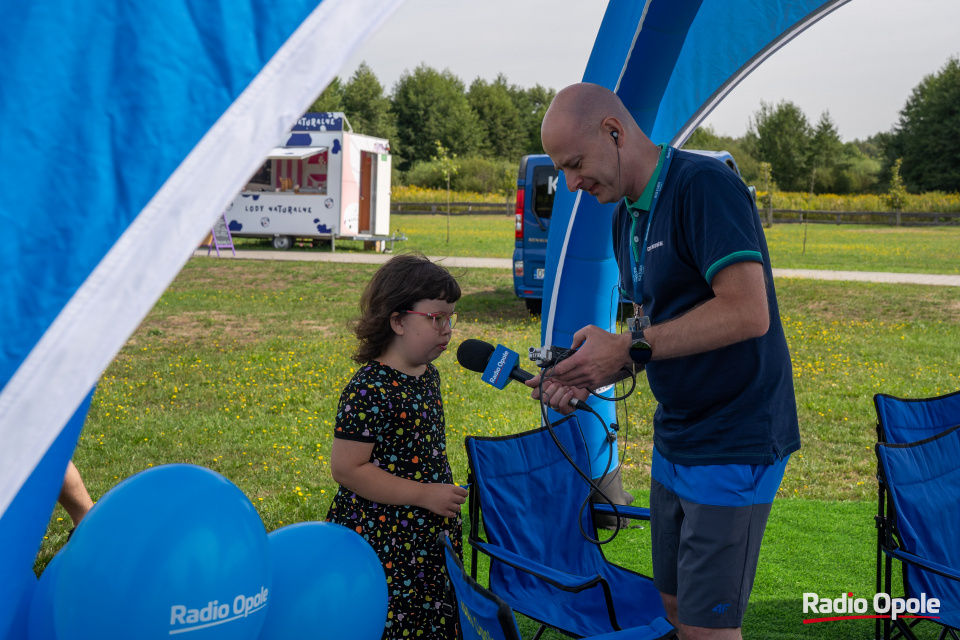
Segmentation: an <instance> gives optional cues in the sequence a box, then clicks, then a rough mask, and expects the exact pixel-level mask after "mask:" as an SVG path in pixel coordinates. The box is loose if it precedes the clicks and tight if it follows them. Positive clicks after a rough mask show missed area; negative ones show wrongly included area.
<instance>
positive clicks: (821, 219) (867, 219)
mask: <svg viewBox="0 0 960 640" xmlns="http://www.w3.org/2000/svg"><path fill="white" fill-rule="evenodd" d="M769 211H770V210H769V209H761V210H760V217H761V218H762V219H763V220H767V219H768V213H769ZM800 222H809V223H810V224H888V225H892V226H904V227H920V226H935V225H936V226H946V225H957V224H960V211H955V212H952V213H919V212H907V211H902V212H898V211H800V210H798V209H773V223H774V224H791V223H800Z"/></svg>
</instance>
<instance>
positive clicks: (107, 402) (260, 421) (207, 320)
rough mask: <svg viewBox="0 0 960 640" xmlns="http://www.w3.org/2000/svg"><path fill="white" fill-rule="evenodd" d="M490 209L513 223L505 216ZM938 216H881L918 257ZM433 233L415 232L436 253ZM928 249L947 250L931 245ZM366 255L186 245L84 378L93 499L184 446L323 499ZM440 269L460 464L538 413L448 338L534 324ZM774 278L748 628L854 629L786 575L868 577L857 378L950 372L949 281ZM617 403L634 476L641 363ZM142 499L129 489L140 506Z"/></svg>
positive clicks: (265, 483)
mask: <svg viewBox="0 0 960 640" xmlns="http://www.w3.org/2000/svg"><path fill="white" fill-rule="evenodd" d="M476 218H481V217H479V216H477V217H476ZM433 220H435V221H439V220H440V219H438V218H433ZM452 220H456V219H452ZM463 221H464V222H466V221H467V220H463ZM481 222H483V224H487V223H488V222H489V223H490V224H492V223H493V222H497V223H498V224H499V223H503V222H505V221H504V220H503V219H497V220H496V221H490V220H487V219H481ZM506 222H509V224H508V225H507V226H509V227H511V228H512V219H510V220H507V221H506ZM781 229H782V231H783V233H784V234H786V239H785V240H783V242H784V243H787V244H789V243H792V242H795V241H796V239H797V238H796V237H795V235H794V236H791V235H789V234H791V233H792V234H796V232H797V231H798V230H799V229H798V228H797V227H782V228H775V229H774V232H777V233H779V232H780V230H781ZM811 229H813V227H812V226H811ZM846 229H847V228H842V229H840V230H837V232H838V233H840V232H841V231H842V232H846ZM937 232H942V233H944V234H949V233H953V234H954V235H956V234H955V233H954V230H953V229H941V230H930V231H929V233H928V232H927V231H925V232H924V234H923V235H922V236H920V235H919V234H918V235H916V236H913V235H910V234H914V233H915V232H914V231H912V230H898V231H896V232H895V233H897V234H904V235H906V236H910V237H917V238H919V237H922V238H925V240H924V241H923V242H920V241H918V242H916V243H915V244H916V246H917V247H918V248H917V249H916V251H917V252H918V253H917V255H919V256H920V257H916V256H915V257H916V260H917V261H918V263H921V264H925V265H928V266H930V267H931V268H932V267H933V265H935V264H936V263H937V257H936V252H937V251H942V252H946V249H945V248H943V246H942V245H940V244H938V242H939V239H938V238H939V237H938V236H937V235H936V233H937ZM841 235H842V234H841ZM891 235H893V232H891V233H887V234H885V233H872V232H868V233H863V234H861V240H860V241H855V240H854V239H852V237H851V239H850V240H849V241H850V243H851V244H852V245H854V246H858V245H857V242H870V243H874V242H875V241H876V239H880V240H882V241H883V242H886V241H887V240H888V239H889V238H890V236H891ZM864 238H865V239H864ZM931 238H934V239H937V242H934V241H933V240H932V239H931ZM954 239H956V238H954ZM432 242H437V241H436V240H432ZM823 242H824V244H825V243H826V241H825V240H824V241H823ZM412 244H413V243H412V242H411V245H412ZM429 246H430V245H426V246H420V247H417V248H421V249H423V250H425V251H427V252H428V253H432V254H438V253H440V252H438V251H435V250H430V248H429ZM471 246H474V245H471ZM507 246H509V234H508V242H507ZM871 246H873V245H871ZM777 247H778V244H777V242H775V241H773V240H772V241H771V248H772V251H774V253H775V257H774V260H775V261H776V260H777V257H776V256H777V255H781V254H784V253H785V251H786V250H785V249H784V248H783V247H780V248H779V249H778V248H777ZM410 248H413V247H412V246H411V247H410ZM810 251H811V244H810V239H809V238H808V247H807V252H808V253H809V252H810ZM834 251H835V252H836V253H837V255H841V254H842V253H843V250H842V249H840V248H835V249H834ZM778 252H779V253H778ZM452 253H454V252H453V251H451V254H452ZM478 253H480V251H479V250H477V251H476V252H474V253H473V255H477V254H478ZM861 253H862V252H861ZM467 254H468V255H469V252H468V253H467ZM501 255H502V254H501ZM803 255H806V254H803ZM950 255H953V254H950ZM847 260H848V264H850V266H851V267H852V266H853V264H856V263H857V258H856V256H854V257H851V258H848V259H847ZM940 261H941V262H942V263H947V262H948V261H949V258H945V257H944V256H943V255H941V256H940ZM775 266H780V265H777V264H776V262H775ZM791 266H800V265H791ZM837 268H841V267H837ZM843 268H848V267H843ZM901 268H902V267H897V268H896V269H895V270H900V269H901ZM374 270H375V267H373V266H368V265H358V264H332V263H311V262H260V261H248V260H244V261H232V260H226V259H224V260H216V259H207V258H199V259H193V260H191V261H190V262H189V263H188V264H187V265H186V266H185V268H184V269H183V271H182V272H181V274H180V275H179V276H178V278H177V279H176V280H175V281H174V283H173V284H172V285H171V286H170V287H169V289H168V290H167V291H166V293H165V294H164V295H163V297H162V298H161V299H160V300H159V302H158V303H157V305H156V307H155V308H154V310H153V311H152V312H151V313H150V315H149V316H148V317H147V318H146V319H145V321H144V322H143V323H142V325H141V326H140V327H139V329H138V330H137V331H136V332H135V334H134V335H133V336H132V337H131V338H130V340H129V341H128V342H127V344H126V346H125V347H124V348H123V349H122V350H121V352H120V353H119V354H118V356H117V357H116V359H115V360H114V361H113V363H112V364H111V365H110V366H109V368H108V369H107V370H106V371H105V372H104V374H103V377H102V379H101V381H100V383H99V386H98V390H97V394H96V397H95V399H94V402H93V406H92V408H91V411H90V415H89V418H88V422H87V425H86V427H85V430H84V433H83V435H82V439H81V441H80V443H79V446H78V448H77V452H76V455H75V461H76V463H77V465H78V467H79V468H80V470H81V472H82V473H83V475H84V479H85V481H86V483H87V486H88V488H89V490H90V492H91V494H92V496H93V497H94V499H97V498H99V497H100V496H102V495H103V494H104V493H105V492H106V491H108V490H109V489H110V488H111V487H112V486H114V485H115V484H116V483H117V482H118V481H120V480H122V479H124V478H126V477H128V476H130V475H132V474H134V473H136V472H138V471H140V470H143V469H145V468H148V467H150V466H155V465H160V464H166V463H172V462H190V463H195V464H199V465H203V466H205V467H209V468H211V469H214V470H216V471H218V472H220V473H222V474H224V475H225V476H227V477H228V478H230V479H231V480H232V481H233V482H234V483H236V484H237V485H238V486H239V487H240V488H241V489H242V490H243V491H244V492H245V493H246V494H247V495H248V496H249V497H250V499H251V500H252V501H253V502H254V504H255V505H256V506H257V509H258V510H259V513H260V515H261V517H262V518H263V521H264V523H265V524H266V526H267V529H268V530H272V529H274V528H276V527H279V526H282V525H284V524H290V523H292V522H297V521H303V520H318V519H323V517H324V516H325V514H326V511H327V508H328V505H329V502H330V498H331V496H332V494H333V492H334V491H335V489H336V485H335V484H334V483H333V481H332V479H331V477H330V472H329V466H328V465H329V452H330V442H331V437H332V436H331V432H332V424H333V419H334V416H335V413H336V403H337V399H338V397H339V394H340V390H341V388H342V387H343V385H344V384H345V383H346V382H347V380H348V379H349V378H350V376H351V375H352V373H353V372H354V370H355V365H354V364H353V363H352V361H351V360H350V359H349V354H350V353H351V351H352V347H353V338H352V335H351V333H350V331H349V328H348V326H347V325H348V321H349V319H350V318H351V317H352V316H353V315H354V314H355V313H356V303H357V299H358V297H359V293H360V291H361V290H362V289H363V287H364V285H365V284H366V282H367V281H368V279H369V278H370V276H371V274H372V273H373V271H374ZM911 270H917V269H911ZM941 271H943V269H941ZM948 272H949V270H948ZM456 275H457V276H458V278H459V279H460V282H461V284H462V286H463V289H464V294H465V295H464V297H463V298H462V300H461V301H460V303H459V304H458V307H457V310H458V311H459V312H460V314H461V321H460V324H459V325H458V327H457V329H456V331H455V334H454V340H453V344H452V346H451V350H450V351H451V352H450V353H448V354H445V355H444V356H442V357H441V358H440V359H439V360H438V361H437V365H438V367H439V369H440V371H441V375H442V377H443V385H444V386H443V391H444V400H445V408H446V409H445V410H446V415H447V427H448V442H449V447H448V450H449V456H450V460H451V464H452V466H453V469H454V477H455V479H456V480H457V481H458V482H463V481H464V480H465V478H466V459H465V455H464V452H463V447H462V441H463V437H464V436H465V435H468V434H482V435H488V434H507V433H514V432H518V431H522V430H526V429H529V428H533V427H535V426H538V414H537V406H536V405H535V404H534V403H533V402H532V401H531V400H530V399H529V397H528V395H527V394H526V393H525V392H524V391H523V390H522V389H508V390H506V391H504V392H498V391H496V390H494V389H492V388H490V387H487V386H486V385H484V384H483V383H482V382H481V381H479V380H478V379H477V375H476V374H474V373H472V372H467V371H465V370H463V369H462V368H461V367H459V365H458V364H457V363H456V361H455V357H454V354H453V352H455V349H456V346H457V345H458V344H459V342H460V341H462V340H463V339H466V338H471V337H475V338H480V339H484V340H487V341H488V342H492V343H497V342H501V343H503V344H505V345H507V346H509V347H510V348H512V349H514V350H518V351H525V350H526V348H527V347H528V346H531V345H535V344H539V336H540V325H539V319H537V318H531V317H529V316H528V315H527V313H526V311H525V310H524V307H523V304H522V302H520V301H519V300H516V299H515V298H514V297H513V293H512V284H511V280H510V275H509V273H507V272H501V271H496V270H483V269H461V270H458V271H457V272H456ZM777 289H778V296H779V301H780V306H781V313H782V319H783V323H784V327H785V329H786V334H787V339H788V342H789V345H790V350H791V354H792V357H793V367H794V381H795V385H796V391H797V403H798V409H799V414H800V424H801V433H802V437H803V449H802V450H801V451H800V452H798V453H797V454H795V456H794V458H793V459H792V460H791V463H790V465H789V466H788V469H787V474H786V478H785V480H784V483H783V485H782V488H781V491H780V495H779V498H780V499H779V500H778V501H777V502H776V503H775V505H774V509H773V514H772V516H771V521H770V527H769V530H768V534H767V537H766V540H765V544H764V548H763V552H762V553H763V555H762V559H761V569H760V572H759V574H758V577H757V583H756V587H755V591H754V594H755V595H754V598H753V599H752V602H751V608H750V610H749V612H748V615H747V620H746V622H745V633H746V635H748V636H749V637H770V638H793V637H797V638H799V637H819V638H851V637H862V638H866V637H870V634H872V626H870V625H869V624H867V623H860V624H857V625H853V624H852V623H851V626H849V627H847V626H844V625H841V624H839V623H830V624H820V625H802V624H800V621H801V619H802V618H803V616H802V615H801V594H802V593H803V592H805V591H813V592H818V593H821V594H823V595H828V594H834V593H836V594H839V593H840V591H844V590H847V591H854V592H856V593H867V592H869V593H870V594H871V595H872V593H873V586H872V584H873V582H872V581H873V568H872V567H873V564H872V558H873V544H874V541H875V529H874V528H873V518H872V515H871V514H872V513H873V510H874V509H875V506H874V503H873V501H874V496H875V491H876V481H875V479H874V473H875V461H874V457H873V453H872V449H871V445H872V443H873V442H874V441H875V435H874V422H875V418H874V413H873V406H872V396H873V394H874V393H876V392H880V391H883V392H887V393H892V394H895V395H900V396H914V397H925V396H931V395H937V394H942V393H947V392H950V391H954V390H956V389H958V388H960V381H958V375H960V370H958V366H957V362H958V358H957V354H958V348H957V345H958V344H960V323H958V319H960V318H958V316H960V289H953V288H946V287H923V286H908V285H878V284H863V283H859V284H852V283H843V282H823V281H806V280H780V281H778V282H777ZM513 386H516V385H513ZM628 404H629V421H628V425H629V427H628V429H626V432H625V433H624V431H622V432H621V434H622V435H626V437H627V438H628V439H627V440H626V441H624V440H621V449H620V450H621V452H622V453H623V454H624V457H625V474H624V478H625V484H626V486H627V488H628V489H629V490H630V491H631V492H633V493H635V494H636V495H640V496H644V495H645V488H646V487H647V486H648V482H649V455H650V449H651V446H652V443H651V428H650V420H651V417H652V414H653V410H654V407H655V403H654V401H653V399H652V397H651V395H650V393H649V389H648V387H647V386H646V383H645V381H644V380H643V379H642V378H641V380H640V381H639V384H638V388H637V391H636V392H635V394H634V395H633V396H632V397H631V398H630V400H629V403H628ZM643 500H645V498H643V497H641V502H642V501H643ZM149 517H150V514H149V509H145V511H144V514H143V516H142V518H143V519H145V520H146V519H149ZM138 526H139V525H138ZM135 528H136V527H135V526H132V530H135ZM68 529H69V518H67V517H66V514H65V513H64V512H63V511H62V510H61V509H60V508H59V507H57V510H56V511H55V513H54V514H53V517H52V518H51V526H50V530H49V532H48V537H47V539H45V541H44V544H43V546H42V549H41V552H40V554H39V556H38V560H37V568H38V569H41V568H42V567H43V566H44V565H45V564H46V563H47V562H48V561H49V559H50V558H51V557H52V554H53V553H55V552H56V550H57V549H59V548H60V547H61V546H62V545H63V544H64V542H65V539H66V533H67V531H68ZM643 533H644V532H642V531H633V530H630V531H627V532H625V533H624V539H623V540H622V541H618V543H617V544H618V545H619V548H618V550H616V551H614V552H613V558H614V559H615V560H616V561H620V562H622V563H623V564H625V565H627V566H631V567H635V568H637V567H639V568H643V567H644V562H643V560H642V559H643V558H645V557H648V556H649V547H648V546H644V545H646V544H647V543H646V542H644V541H643ZM525 628H526V629H528V630H532V629H530V628H529V627H525ZM525 635H526V632H525ZM544 637H545V638H553V637H559V636H551V635H549V634H547V635H545V636H544Z"/></svg>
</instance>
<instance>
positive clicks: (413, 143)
mask: <svg viewBox="0 0 960 640" xmlns="http://www.w3.org/2000/svg"><path fill="white" fill-rule="evenodd" d="M554 95H555V91H554V90H553V89H551V88H545V87H542V86H540V85H539V84H538V85H536V86H534V87H532V88H523V87H519V86H517V85H511V84H509V82H508V81H507V79H506V77H505V76H504V75H503V74H501V75H499V76H498V77H497V78H496V80H494V81H492V82H487V81H486V80H483V79H482V78H477V79H476V80H474V81H473V82H472V83H471V84H470V87H469V88H467V87H466V85H465V84H464V82H463V81H462V80H461V79H460V78H458V77H457V76H456V75H454V74H453V73H451V72H450V71H449V70H443V71H438V70H436V69H433V68H432V67H429V66H427V65H426V64H421V65H420V66H418V67H417V68H416V69H414V70H413V71H405V72H404V73H403V75H402V76H401V77H400V79H399V80H398V81H397V82H396V84H395V85H394V87H393V91H392V92H391V93H390V94H387V93H386V92H385V90H384V87H383V85H382V84H381V83H380V81H379V80H378V79H377V76H376V74H375V73H374V72H373V70H372V69H370V67H369V66H367V64H366V63H362V64H361V65H360V66H359V67H358V68H357V70H356V71H355V72H354V74H353V75H352V76H351V77H350V78H349V80H347V81H346V82H344V81H342V80H341V79H340V78H335V79H334V81H333V82H332V83H331V84H330V86H329V87H327V89H326V90H325V91H324V92H323V94H321V95H320V97H319V98H318V99H317V100H316V102H315V103H314V105H313V107H312V109H311V110H312V111H343V112H345V114H346V116H347V119H348V120H349V121H350V123H351V125H352V126H353V129H354V131H356V132H358V133H364V134H367V135H372V136H377V137H382V138H387V139H389V140H390V143H391V151H392V153H393V155H394V166H395V169H396V171H395V173H396V177H397V181H398V182H399V183H401V184H415V185H417V186H423V187H441V186H443V182H444V181H443V177H442V175H441V174H442V167H441V165H442V164H443V161H444V159H446V161H447V165H444V166H448V167H449V158H451V157H452V158H455V159H456V166H457V167H458V169H457V170H456V171H455V175H454V176H453V178H452V179H451V182H452V184H453V186H454V188H455V189H460V190H472V191H508V190H510V189H511V188H512V185H513V184H514V181H515V176H516V168H517V164H518V161H519V159H520V157H521V156H523V155H525V154H530V153H543V147H542V145H541V142H540V123H541V122H542V120H543V115H544V113H545V112H546V110H547V107H548V106H549V105H550V101H551V100H553V97H554ZM438 143H439V144H438ZM684 146H686V147H687V148H691V149H712V150H726V151H729V152H730V153H731V154H733V156H734V158H735V159H736V160H737V164H738V165H739V167H740V170H741V173H742V174H743V178H744V180H745V181H746V182H747V183H748V184H755V185H757V186H758V187H760V188H763V189H777V190H781V191H798V192H808V193H815V194H820V193H837V194H858V193H883V192H887V191H888V190H889V189H890V187H891V184H895V185H898V184H900V181H901V180H902V184H903V186H904V187H905V188H906V189H907V190H908V191H910V192H912V193H922V192H930V191H943V192H950V193H953V192H958V191H960V59H958V58H957V57H952V58H950V59H949V60H948V61H947V63H946V64H945V65H944V66H943V67H942V68H941V69H940V70H938V71H937V72H936V73H933V74H930V75H928V76H926V77H925V78H923V80H922V81H921V82H920V84H918V85H917V86H916V87H915V88H914V89H913V91H912V93H911V95H910V96H909V97H908V99H907V101H906V104H905V106H904V107H903V109H902V110H901V111H900V116H899V119H898V121H897V123H895V124H894V125H893V127H892V128H891V129H890V130H889V131H885V132H879V133H877V134H875V135H873V136H870V137H869V138H867V139H866V140H854V141H852V142H843V141H842V140H841V139H840V134H839V132H838V131H837V127H836V125H835V123H834V122H833V120H832V118H831V117H830V113H829V112H828V111H825V112H824V113H822V114H821V115H820V117H819V119H818V120H817V121H816V123H812V122H811V121H810V120H809V119H808V118H807V116H806V114H804V113H803V111H802V110H801V109H800V108H799V107H798V106H797V105H796V104H794V103H793V102H790V101H782V102H780V103H778V104H768V103H766V102H761V103H760V108H759V109H758V110H757V111H756V112H754V113H753V114H752V117H751V118H750V126H749V128H748V131H747V133H746V134H745V135H744V136H741V137H739V138H733V137H729V136H721V135H718V134H716V133H715V132H714V131H713V130H712V129H711V128H709V127H701V128H699V129H697V131H696V132H694V134H693V135H692V136H691V138H690V139H689V140H688V141H687V143H686V144H685V145H684ZM438 150H439V151H440V153H438ZM898 160H899V162H898ZM765 166H766V167H768V169H769V171H768V173H767V174H765V172H764V168H765ZM895 169H896V170H895ZM765 182H766V183H767V184H764V183H765Z"/></svg>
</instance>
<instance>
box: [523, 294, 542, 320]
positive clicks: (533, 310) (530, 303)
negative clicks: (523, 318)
mask: <svg viewBox="0 0 960 640" xmlns="http://www.w3.org/2000/svg"><path fill="white" fill-rule="evenodd" d="M523 301H524V303H526V305H527V311H529V312H530V315H532V316H538V315H540V312H541V311H542V309H543V300H541V299H540V298H524V299H523Z"/></svg>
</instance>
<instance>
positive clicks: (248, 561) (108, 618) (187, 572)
mask: <svg viewBox="0 0 960 640" xmlns="http://www.w3.org/2000/svg"><path fill="white" fill-rule="evenodd" d="M269 553H270V551H269V544H268V542H267V533H266V530H265V529H264V527H263V522H262V521H261V520H260V517H259V515H258V514H257V511H256V509H255V508H254V506H253V505H252V504H251V503H250V500H249V499H247V497H246V496H245V495H244V494H243V492H242V491H240V489H238V488H237V487H236V486H235V485H233V484H232V483H231V482H230V481H229V480H227V479H226V478H224V477H223V476H221V475H220V474H218V473H215V472H213V471H211V470H209V469H204V468H203V467H197V466H193V465H185V464H174V465H166V466H162V467H156V468H153V469H148V470H147V471H143V472H141V473H138V474H137V475H135V476H132V477H130V478H128V479H126V480H124V481H123V482H121V483H120V484H118V485H117V486H115V487H114V488H113V489H111V490H110V491H109V492H107V494H106V495H104V496H103V497H102V498H101V499H100V501H99V502H97V504H96V505H95V506H94V507H93V509H91V510H90V512H89V513H88V514H87V515H86V517H84V519H83V520H82V521H81V522H80V526H78V527H77V529H76V531H74V533H73V538H72V539H71V540H70V543H69V544H68V545H67V547H66V548H65V549H64V550H63V551H62V552H61V554H62V555H63V558H62V560H61V561H60V568H59V575H58V576H57V580H56V584H55V585H54V620H55V625H56V634H57V638H58V640H94V639H96V640H121V639H123V640H129V638H137V639H138V640H151V639H156V640H159V639H160V638H163V639H165V640H169V638H170V637H171V635H176V634H180V633H184V632H189V638H190V639H191V640H208V639H220V638H222V639H224V640H226V639H228V638H229V639H230V640H244V639H253V638H256V637H257V635H258V634H259V633H260V627H261V626H262V625H263V621H264V619H265V618H266V610H267V605H268V598H269V596H270V593H269V590H270V556H269ZM270 599H272V598H270Z"/></svg>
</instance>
